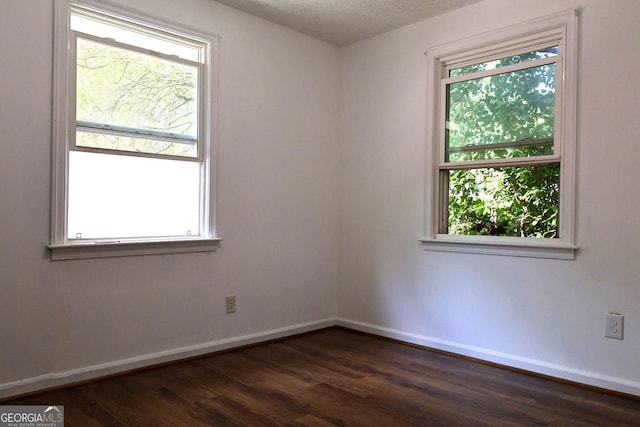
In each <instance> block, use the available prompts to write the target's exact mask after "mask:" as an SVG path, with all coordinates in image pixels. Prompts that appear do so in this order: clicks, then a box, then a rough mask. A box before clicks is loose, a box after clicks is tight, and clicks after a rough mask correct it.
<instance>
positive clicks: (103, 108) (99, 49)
mask: <svg viewBox="0 0 640 427" xmlns="http://www.w3.org/2000/svg"><path fill="white" fill-rule="evenodd" d="M77 40H78V45H77V57H78V58H77V89H76V93H77V95H76V99H77V105H76V109H77V111H76V119H77V120H81V121H87V122H94V123H103V124H108V125H116V126H126V127H130V128H140V129H144V130H151V131H161V132H170V133H174V134H181V135H188V136H191V137H197V136H198V113H197V107H198V68H197V67H195V66H190V65H185V64H180V63H176V62H173V61H169V60H166V59H161V58H157V57H154V56H150V55H145V54H141V53H138V52H133V51H130V50H127V49H122V48H119V47H114V46H110V45H107V44H102V43H98V42H94V41H91V40H86V39H82V38H78V39H77ZM113 148H114V149H117V147H113Z"/></svg>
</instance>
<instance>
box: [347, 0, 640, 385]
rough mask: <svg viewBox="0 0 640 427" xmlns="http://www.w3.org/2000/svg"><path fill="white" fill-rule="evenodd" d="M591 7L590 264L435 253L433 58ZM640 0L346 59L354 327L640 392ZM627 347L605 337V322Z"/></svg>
mask: <svg viewBox="0 0 640 427" xmlns="http://www.w3.org/2000/svg"><path fill="white" fill-rule="evenodd" d="M579 5H582V6H584V9H583V11H582V18H581V31H580V33H581V46H580V73H579V77H580V83H579V94H580V100H579V129H578V132H579V138H578V176H577V179H578V193H577V195H578V204H577V215H578V216H577V241H578V244H579V246H580V250H579V252H578V255H577V258H576V260H575V261H560V260H541V259H526V258H514V257H503V256H487V255H468V254H455V253H439V252H425V251H422V250H421V248H420V246H419V244H418V242H417V240H418V239H419V238H420V237H422V235H423V213H424V208H423V193H424V186H423V179H424V156H425V125H424V123H425V109H426V102H427V99H428V98H427V94H426V92H427V91H426V83H425V79H426V60H425V57H424V55H423V53H424V52H425V51H426V50H427V49H428V48H430V47H432V46H436V45H439V44H442V43H446V42H449V41H454V40H457V39H460V38H463V37H467V36H472V35H474V34H479V33H481V32H485V31H490V30H493V29H496V28H500V27H504V26H507V25H511V24H515V23H518V22H522V21H526V20H529V19H533V18H536V17H539V16H544V15H546V14H550V13H553V12H556V11H560V10H565V9H569V8H572V7H575V6H579ZM638 14H640V2H637V1H636V0H615V1H613V0H582V1H581V2H580V3H578V2H577V1H573V0H539V1H536V2H532V1H528V0H527V1H525V0H485V1H483V2H480V3H477V4H474V5H472V6H470V7H467V8H463V9H459V10H457V11H454V12H453V13H449V14H446V15H441V16H438V17H436V18H433V19H430V20H427V21H423V22H421V23H418V24H415V25H411V26H408V27H405V28H402V29H400V30H397V31H393V32H390V33H387V34H384V35H382V36H378V37H375V38H372V39H369V40H366V41H363V42H360V43H356V44H354V45H351V46H348V47H346V48H345V49H343V51H342V52H341V65H342V72H343V75H342V97H343V102H342V107H341V112H340V123H341V125H340V140H341V159H342V164H341V168H342V181H343V182H342V201H341V218H342V222H341V227H342V228H341V230H342V233H341V245H340V247H341V253H340V260H341V265H340V288H339V295H338V301H339V315H340V316H341V317H342V324H345V325H348V326H352V327H357V328H360V329H364V330H370V331H373V332H377V333H381V334H384V335H389V336H395V337H399V338H403V339H407V340H409V341H414V342H418V343H421V344H426V345H432V346H435V347H439V348H444V349H448V350H452V351H457V352H460V353H463V354H470V355H473V356H476V357H481V358H484V359H488V360H495V361H499V362H502V363H506V364H509V365H513V366H520V367H524V368H527V369H532V370H535V371H538V372H543V373H550V374H553V375H557V376H561V377H565V378H571V379H577V380H579V381H584V382H587V383H590V384H595V385H600V386H605V387H610V388H613V389H617V390H621V391H626V392H630V393H635V394H640V357H638V355H639V354H640V304H639V301H640V262H639V260H640V245H639V244H638V241H639V240H640V225H639V224H640V221H638V220H637V216H638V212H640V197H639V195H640V194H639V192H640V187H639V185H638V181H639V180H640V174H639V172H638V171H639V169H638V167H637V165H636V162H637V160H638V159H640V121H639V120H638V117H637V116H638V111H640V97H639V96H638V93H639V83H638V76H639V75H640V44H638V41H639V40H640V26H639V25H638V23H637V16H638ZM616 309H617V310H620V311H621V312H622V313H623V314H624V315H625V338H624V340H623V341H618V340H612V339H608V338H604V337H603V330H604V325H603V324H604V320H603V317H604V316H603V315H604V313H605V312H606V311H610V310H616Z"/></svg>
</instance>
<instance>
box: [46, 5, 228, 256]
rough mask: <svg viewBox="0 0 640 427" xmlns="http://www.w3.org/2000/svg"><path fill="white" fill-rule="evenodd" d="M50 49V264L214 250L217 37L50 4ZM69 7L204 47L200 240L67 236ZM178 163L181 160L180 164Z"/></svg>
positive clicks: (107, 9) (118, 12) (121, 11)
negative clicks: (52, 40) (128, 22)
mask: <svg viewBox="0 0 640 427" xmlns="http://www.w3.org/2000/svg"><path fill="white" fill-rule="evenodd" d="M54 1H55V3H54V20H55V21H54V46H53V61H54V66H53V114H52V160H51V162H52V165H51V174H52V179H51V236H50V244H48V245H47V246H46V247H47V248H48V249H49V250H50V252H51V260H52V261H53V260H64V259H82V258H102V257H114V256H133V255H151V254H166V253H184V252H210V251H215V250H216V249H217V248H218V247H219V245H220V242H221V241H222V239H221V238H220V237H219V236H218V235H217V231H216V230H217V227H216V225H217V224H216V209H215V206H216V195H217V191H216V184H217V179H216V171H217V165H216V162H217V157H218V156H217V129H218V126H217V93H218V88H217V83H218V78H217V66H216V64H217V62H218V56H217V55H218V44H219V40H220V38H219V36H217V35H212V34H206V33H202V32H201V31H198V30H195V29H192V28H190V27H188V26H184V25H176V24H171V23H170V22H166V21H165V20H162V19H156V18H154V17H152V16H149V15H146V14H141V13H139V12H137V11H135V10H132V9H130V8H127V7H122V6H114V5H112V4H110V3H106V2H95V1H92V0H82V1H70V0H54ZM72 8H78V9H82V10H86V11H88V12H89V13H91V12H95V13H98V14H104V13H106V14H112V15H114V16H122V17H126V18H127V20H129V21H131V22H133V23H139V24H141V25H144V26H146V27H148V28H154V29H155V28H157V29H158V31H159V32H161V33H166V31H165V30H170V31H171V32H172V34H176V35H177V36H179V37H185V38H186V39H191V40H193V39H196V40H198V41H199V42H201V43H203V44H204V45H205V50H206V55H205V57H206V58H205V63H204V68H205V69H207V70H208V72H207V73H204V74H205V75H204V78H203V82H202V83H203V85H204V90H203V93H206V94H207V96H205V97H204V98H205V99H203V100H202V102H203V103H204V105H203V117H205V120H207V122H208V123H207V124H202V126H203V132H202V138H203V141H208V143H206V142H205V143H203V153H202V155H203V167H201V178H200V179H201V182H202V183H203V185H201V201H202V202H203V203H204V207H203V217H202V218H201V224H200V226H201V230H202V233H201V235H200V236H193V237H180V238H171V237H167V238H155V237H153V238H145V239H93V240H91V241H86V240H80V241H74V240H70V239H68V237H67V218H68V211H67V203H68V179H69V173H68V172H69V171H68V167H69V162H68V152H69V151H70V150H72V149H73V147H71V144H73V141H71V137H70V132H72V131H75V129H71V126H70V122H71V120H73V121H75V117H70V115H71V114H72V113H73V112H72V111H70V106H72V105H73V104H72V101H71V99H70V96H71V94H72V93H73V92H74V91H73V90H72V88H71V85H70V84H69V81H68V80H69V79H70V78H71V77H72V76H73V75H74V74H75V73H74V72H73V70H71V69H70V68H71V67H70V64H69V55H70V52H69V48H68V46H69V43H70V42H71V37H72V34H71V29H70V13H71V9H72ZM179 160H183V159H179Z"/></svg>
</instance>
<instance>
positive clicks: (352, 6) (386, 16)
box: [217, 0, 481, 46]
mask: <svg viewBox="0 0 640 427" xmlns="http://www.w3.org/2000/svg"><path fill="white" fill-rule="evenodd" d="M217 1H219V2H220V3H224V4H226V5H228V6H231V7H234V8H236V9H239V10H242V11H245V12H247V13H250V14H251V15H255V16H258V17H260V18H264V19H266V20H268V21H271V22H275V23H276V24H280V25H283V26H285V27H288V28H291V29H293V30H296V31H299V32H301V33H304V34H307V35H309V36H311V37H314V38H316V39H320V40H324V41H326V42H328V43H331V44H334V45H336V46H345V45H348V44H350V43H353V42H356V41H359V40H363V39H366V38H368V37H371V36H374V35H377V34H381V33H384V32H387V31H390V30H393V29H395V28H400V27H402V26H404V25H407V24H412V23H414V22H418V21H422V20H424V19H427V18H430V17H432V16H435V15H439V14H441V13H445V12H448V11H450V10H453V9H457V8H459V7H462V6H466V5H469V4H471V3H476V2H478V1H481V0H217Z"/></svg>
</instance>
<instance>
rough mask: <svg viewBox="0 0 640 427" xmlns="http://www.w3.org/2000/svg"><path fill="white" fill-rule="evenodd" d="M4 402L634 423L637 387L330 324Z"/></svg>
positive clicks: (180, 419)
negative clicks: (563, 376)
mask: <svg viewBox="0 0 640 427" xmlns="http://www.w3.org/2000/svg"><path fill="white" fill-rule="evenodd" d="M2 404H60V405H64V406H65V421H66V423H65V425H66V426H67V427H69V426H71V427H74V426H78V427H99V426H110V427H111V426H154V427H157V426H177V427H181V426H188V427H199V426H248V427H257V426H307V427H332V426H333V427H335V426H376V427H377V426H385V427H386V426H392V427H402V426H447V427H450V426H469V425H473V426H505V427H507V426H539V425H549V426H616V427H618V426H621V427H622V426H639V425H640V399H638V398H632V397H627V396H622V395H619V394H613V393H607V392H602V391H599V390H595V389H591V388H586V387H581V386H578V385H574V384H570V383H564V382H559V381H553V380H549V379H546V378H543V377H539V376H535V375H529V374H526V373H523V372H519V371H514V370H510V369H503V368H500V367H496V366H492V365H489V364H485V363H478V362H475V361H472V360H469V359H465V358H460V357H455V356H452V355H448V354H445V353H441V352H435V351H429V350H425V349H421V348H416V347H414V346H409V345H403V344H401V343H397V342H392V341H389V340H384V339H379V338H376V337H372V336H368V335H364V334H360V333H354V332H351V331H348V330H344V329H339V328H334V329H329V330H324V331H321V332H318V333H313V334H308V335H304V336H299V337H293V338H290V339H287V340H283V341H279V342H273V343H268V344H263V345H258V346H254V347H248V348H243V349H238V350H234V351H229V352H226V353H221V354H217V355H211V356H208V357H204V358H200V359H194V360H190V361H186V362H182V363H176V364H173V365H168V366H163V367H159V368H155V369H150V370H146V371H141V372H137V373H133V374H129V375H122V376H118V377H112V378H108V379H104V380H101V381H95V382H92V383H89V384H85V385H80V386H76V387H70V388H66V389H61V390H56V391H51V392H46V393H41V394H36V395H32V396H27V397H23V398H19V399H13V400H6V401H4V402H2Z"/></svg>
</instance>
